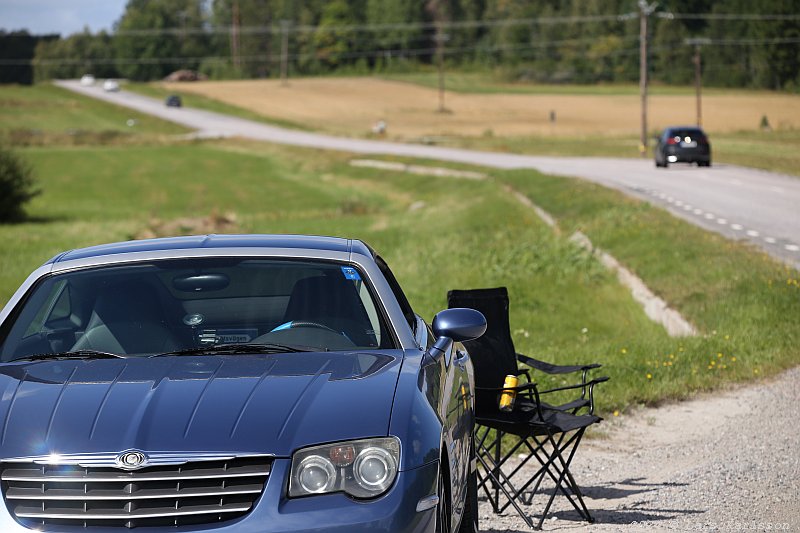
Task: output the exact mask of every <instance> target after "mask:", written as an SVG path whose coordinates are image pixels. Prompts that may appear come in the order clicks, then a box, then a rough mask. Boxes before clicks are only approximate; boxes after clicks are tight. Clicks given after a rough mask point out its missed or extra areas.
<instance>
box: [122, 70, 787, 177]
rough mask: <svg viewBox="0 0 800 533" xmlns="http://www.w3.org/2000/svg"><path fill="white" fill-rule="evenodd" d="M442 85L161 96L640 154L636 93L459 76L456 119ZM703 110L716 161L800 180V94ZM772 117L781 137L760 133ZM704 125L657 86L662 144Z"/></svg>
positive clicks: (654, 119) (351, 132)
mask: <svg viewBox="0 0 800 533" xmlns="http://www.w3.org/2000/svg"><path fill="white" fill-rule="evenodd" d="M435 81H436V79H435V76H434V75H433V74H417V75H404V76H396V77H392V78H391V79H381V78H305V79H294V80H290V82H289V85H288V86H283V85H281V82H280V81H277V80H251V81H227V82H202V83H191V84H187V83H172V84H158V85H157V86H156V88H155V89H150V90H151V91H159V93H158V94H159V95H160V96H163V95H164V94H167V93H168V92H180V93H182V94H184V95H186V97H187V98H193V97H194V98H196V96H197V95H201V96H203V97H204V100H203V101H202V102H201V104H202V106H204V107H208V106H209V105H211V104H209V103H208V100H209V99H210V100H211V101H218V102H221V103H224V105H226V106H234V107H236V108H239V109H240V111H238V113H243V112H248V113H251V114H256V115H258V116H261V117H264V119H265V120H267V121H271V122H278V123H281V122H283V123H287V124H289V125H292V124H294V125H296V124H302V125H304V126H305V127H308V128H311V129H315V130H319V131H324V132H328V133H334V134H338V135H346V136H354V137H369V136H372V133H371V127H372V126H373V125H374V124H375V122H376V121H378V120H379V119H383V120H385V121H386V123H387V124H388V130H387V135H386V137H387V138H388V139H391V140H398V141H411V142H425V143H436V144H442V145H446V146H460V147H471V148H483V149H491V150H499V151H509V152H514V153H527V154H540V155H579V156H580V155H586V156H588V155H606V156H616V157H636V156H638V155H639V142H640V141H639V129H640V122H639V120H640V103H639V95H638V89H637V87H635V86H632V85H610V86H563V87H562V86H541V85H533V84H509V83H500V82H495V81H493V80H492V79H491V78H490V77H487V76H486V75H483V74H482V75H478V74H458V73H456V74H448V83H450V85H448V87H450V90H448V91H447V93H446V98H445V106H446V108H447V110H448V112H446V113H439V112H437V111H436V110H437V107H438V92H437V91H436V90H435ZM137 90H139V89H137ZM145 90H147V89H145ZM187 101H189V100H187ZM703 102H704V104H703V121H704V127H705V129H706V130H707V131H708V133H709V136H710V138H711V143H712V148H713V153H714V159H715V160H717V161H723V162H727V163H733V164H740V165H745V166H753V167H757V168H764V169H767V170H774V171H779V172H784V173H787V174H799V173H800V170H798V169H799V168H800V95H792V94H785V93H773V92H767V91H742V90H721V89H715V90H707V91H706V92H705V96H704V99H703ZM241 109H244V110H246V111H241ZM551 112H552V113H554V115H555V122H551V120H550V116H551ZM765 116H766V117H767V120H768V121H769V123H770V125H771V127H772V129H771V130H770V131H764V130H762V129H760V127H759V126H760V124H761V119H762V117H765ZM694 121H695V96H694V92H693V90H691V89H690V88H686V87H654V88H653V90H652V96H651V98H650V105H649V129H650V131H651V135H652V136H655V135H656V134H657V133H658V132H659V131H660V130H661V129H662V128H663V127H665V126H667V125H672V124H692V123H694ZM650 145H651V147H652V145H653V142H652V139H651V140H650Z"/></svg>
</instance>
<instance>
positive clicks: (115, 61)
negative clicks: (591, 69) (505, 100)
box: [0, 37, 800, 66]
mask: <svg viewBox="0 0 800 533" xmlns="http://www.w3.org/2000/svg"><path fill="white" fill-rule="evenodd" d="M634 38H635V37H630V38H628V39H627V40H633V39H634ZM596 41H597V39H596V38H580V39H560V40H555V41H542V42H531V43H517V44H507V45H488V46H487V45H485V44H475V45H471V46H460V47H445V48H444V53H445V54H446V55H449V56H455V55H458V54H461V53H465V52H471V51H479V52H485V53H492V52H506V51H513V52H525V51H534V50H542V49H547V48H552V47H558V46H568V45H581V44H589V43H595V42H596ZM798 43H800V37H791V38H776V39H709V40H708V41H707V42H705V44H708V45H717V46H753V45H770V44H798ZM674 49H675V46H671V45H663V46H656V47H650V48H649V50H650V52H664V51H668V50H674ZM638 51H639V49H638V47H631V48H622V49H617V50H611V51H609V52H604V53H600V54H598V53H593V54H592V57H593V58H598V59H599V58H605V57H616V56H627V55H633V54H636V53H638ZM318 52H319V49H318V50H315V51H310V52H305V53H295V54H287V57H288V59H290V60H293V61H299V60H313V59H320V57H319V54H318ZM434 52H436V48H435V47H416V48H415V47H410V48H381V49H371V50H354V51H351V52H344V53H338V54H336V57H337V58H338V59H360V58H379V57H392V58H399V57H401V56H409V57H418V56H426V55H431V54H433V53H434ZM583 55H584V56H586V55H589V51H588V50H586V51H584V54H583ZM240 59H241V61H242V62H245V63H253V62H270V63H274V62H278V61H280V58H272V57H265V56H263V55H253V56H243V57H241V58H240ZM229 60H230V57H228V56H187V57H161V58H134V57H122V58H95V59H69V58H53V59H38V60H32V59H0V66H20V65H31V64H33V65H41V66H52V65H65V66H66V65H68V66H74V65H85V66H94V65H136V64H142V65H158V64H167V65H171V64H180V63H187V62H200V61H209V62H227V61H229Z"/></svg>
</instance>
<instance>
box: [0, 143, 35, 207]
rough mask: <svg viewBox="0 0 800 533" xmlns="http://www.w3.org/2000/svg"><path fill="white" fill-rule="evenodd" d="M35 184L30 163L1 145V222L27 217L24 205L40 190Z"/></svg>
mask: <svg viewBox="0 0 800 533" xmlns="http://www.w3.org/2000/svg"><path fill="white" fill-rule="evenodd" d="M35 185H36V184H35V182H34V179H33V173H32V171H31V167H30V166H29V165H28V163H27V162H26V161H25V160H23V159H22V158H21V157H20V156H19V155H17V154H16V153H15V152H13V151H12V150H11V149H9V148H6V147H5V146H2V145H0V222H13V221H17V220H21V219H23V218H24V217H25V211H24V209H23V205H24V204H25V203H26V202H28V201H29V200H30V199H31V198H33V197H34V196H36V195H37V194H39V192H40V191H39V190H37V189H36V186H35Z"/></svg>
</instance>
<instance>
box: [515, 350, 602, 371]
mask: <svg viewBox="0 0 800 533" xmlns="http://www.w3.org/2000/svg"><path fill="white" fill-rule="evenodd" d="M517 361H519V362H520V363H525V364H526V365H528V366H530V367H532V368H535V369H536V370H538V371H540V372H544V373H545V374H571V373H572V372H579V371H581V370H584V371H586V370H591V369H593V368H600V367H601V366H603V365H600V364H598V363H592V364H589V365H554V364H552V363H547V362H545V361H539V360H538V359H534V358H533V357H528V356H527V355H524V354H521V353H517Z"/></svg>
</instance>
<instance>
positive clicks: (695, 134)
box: [667, 128, 705, 139]
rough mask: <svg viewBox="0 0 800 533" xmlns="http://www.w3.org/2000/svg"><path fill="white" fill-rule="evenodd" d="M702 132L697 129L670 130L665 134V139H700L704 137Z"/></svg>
mask: <svg viewBox="0 0 800 533" xmlns="http://www.w3.org/2000/svg"><path fill="white" fill-rule="evenodd" d="M704 136H705V135H704V134H703V130H700V129H697V128H680V129H672V130H669V132H668V133H667V137H676V138H677V137H680V138H681V139H684V138H689V139H699V138H700V137H704Z"/></svg>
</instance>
